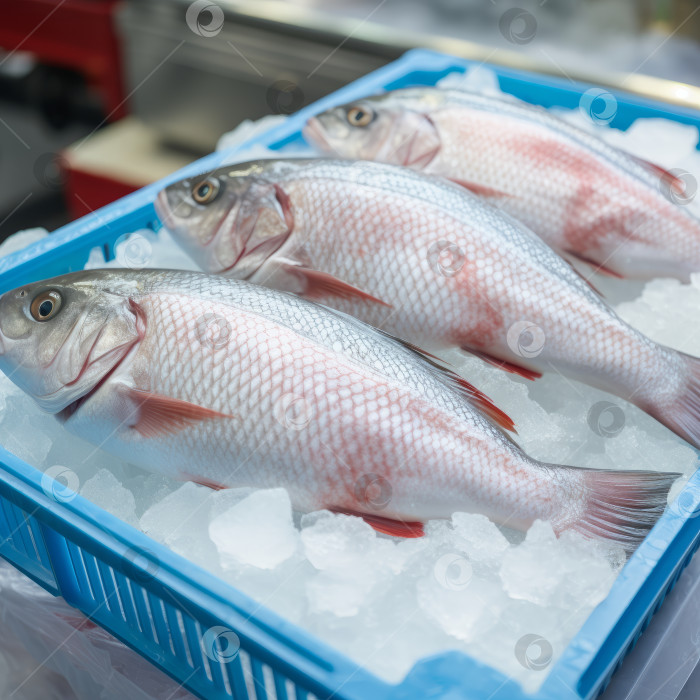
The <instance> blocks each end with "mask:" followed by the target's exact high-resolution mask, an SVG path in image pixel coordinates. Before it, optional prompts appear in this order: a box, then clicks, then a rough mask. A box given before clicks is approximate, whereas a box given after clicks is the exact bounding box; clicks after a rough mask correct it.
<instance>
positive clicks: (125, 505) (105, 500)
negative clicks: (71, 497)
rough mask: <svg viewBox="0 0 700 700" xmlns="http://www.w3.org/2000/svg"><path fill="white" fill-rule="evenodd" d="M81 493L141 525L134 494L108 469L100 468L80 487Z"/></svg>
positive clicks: (131, 522) (135, 525)
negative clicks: (137, 515)
mask: <svg viewBox="0 0 700 700" xmlns="http://www.w3.org/2000/svg"><path fill="white" fill-rule="evenodd" d="M80 495H81V496H84V497H85V498H88V499H90V500H91V501H92V502H93V503H95V504H96V505H98V506H100V508H104V509H105V510H106V511H107V512H108V513H112V514H113V515H116V516H118V517H120V518H121V519H122V520H123V521H124V522H126V523H129V525H133V526H134V527H138V526H139V520H138V518H137V517H136V501H135V500H134V494H133V493H131V491H129V490H128V489H125V488H124V487H123V486H122V484H121V483H120V482H119V480H118V479H117V478H116V477H115V476H114V475H113V474H112V473H111V472H109V471H107V470H106V469H100V471H98V472H97V474H95V476H93V477H92V478H91V479H88V480H87V481H86V482H85V484H84V485H83V487H82V488H81V489H80Z"/></svg>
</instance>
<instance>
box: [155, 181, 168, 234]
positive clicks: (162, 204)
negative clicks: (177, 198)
mask: <svg viewBox="0 0 700 700" xmlns="http://www.w3.org/2000/svg"><path fill="white" fill-rule="evenodd" d="M153 208H154V209H155V210H156V215H157V216H158V219H159V220H160V223H161V224H163V226H165V228H170V227H169V226H168V217H169V216H170V205H169V204H168V195H167V194H166V192H165V190H161V191H160V192H159V193H158V195H157V197H156V199H155V201H154V202H153Z"/></svg>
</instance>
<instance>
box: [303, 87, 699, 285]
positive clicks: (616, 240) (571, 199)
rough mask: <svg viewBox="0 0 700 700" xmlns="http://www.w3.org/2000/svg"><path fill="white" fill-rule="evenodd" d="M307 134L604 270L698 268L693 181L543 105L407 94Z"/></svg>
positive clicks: (344, 111) (422, 91) (323, 121)
mask: <svg viewBox="0 0 700 700" xmlns="http://www.w3.org/2000/svg"><path fill="white" fill-rule="evenodd" d="M304 134H305V136H306V138H307V139H308V140H309V141H311V142H313V143H314V144H316V145H317V146H319V147H321V148H322V149H323V150H325V151H327V152H329V153H333V154H335V155H339V156H343V157H348V158H363V159H367V160H377V161H383V162H387V163H395V164H399V165H406V166H409V167H412V168H415V169H417V170H421V171H422V172H425V173H431V174H436V175H442V176H444V177H448V178H451V179H453V180H455V181H456V182H459V183H460V184H462V185H463V186H465V187H468V188H470V189H472V190H473V191H475V192H476V193H477V194H481V195H484V196H486V197H488V198H489V199H491V200H492V201H493V202H495V203H496V204H497V205H498V207H499V208H501V209H502V210H503V211H505V212H507V213H509V214H511V215H513V216H515V217H516V218H518V219H519V220H520V221H522V222H523V223H524V224H525V225H526V226H528V227H529V228H531V229H532V230H533V231H534V232H535V233H537V234H538V235H539V236H541V237H542V238H543V239H544V240H545V241H546V242H547V243H548V244H549V245H550V246H552V247H553V248H555V249H556V250H557V251H559V252H560V253H561V254H564V255H568V256H571V257H575V258H578V259H580V260H583V261H585V262H587V263H590V264H591V265H593V266H594V267H596V268H598V269H599V270H600V271H601V272H607V273H609V274H612V275H615V276H621V277H633V278H640V279H649V278H651V277H675V278H677V279H680V280H683V281H688V279H689V276H690V274H691V273H693V272H698V271H700V219H698V217H697V216H696V215H694V214H692V213H691V212H690V210H689V207H687V206H681V205H684V204H687V203H688V202H689V200H690V199H692V194H693V193H691V192H689V191H686V188H687V187H690V185H689V184H688V183H686V182H685V181H684V180H683V179H682V178H679V177H678V176H677V175H675V174H674V173H673V172H669V171H666V170H664V169H663V168H661V167H659V166H657V165H654V164H652V163H648V162H646V161H643V160H641V159H639V158H636V157H634V156H632V155H630V154H629V153H626V152H624V151H621V150H619V149H617V148H614V147H613V146H610V145H608V144H606V143H605V142H604V141H602V140H601V139H599V138H598V137H596V136H595V135H593V134H589V133H588V132H586V131H583V130H582V129H579V128H577V127H575V126H573V125H571V124H569V123H567V122H565V121H563V120H561V119H559V118H557V117H556V116H554V115H552V114H551V113H550V112H548V111H547V110H545V109H542V108H540V107H535V106H532V105H528V104H526V103H524V102H520V101H516V100H508V99H504V98H499V97H492V96H485V95H479V94H475V93H472V92H468V91H464V90H455V89H441V88H433V87H422V88H409V89H402V90H395V91H392V92H388V93H386V94H384V95H379V96H376V97H369V98H367V99H364V100H359V101H358V102H354V103H352V104H348V105H344V106H342V107H335V108H333V109H330V110H328V111H327V112H324V113H323V114H320V115H318V116H317V117H313V118H311V119H310V120H309V122H308V124H307V126H306V128H305V130H304Z"/></svg>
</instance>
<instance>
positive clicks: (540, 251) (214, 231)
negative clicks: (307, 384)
mask: <svg viewBox="0 0 700 700" xmlns="http://www.w3.org/2000/svg"><path fill="white" fill-rule="evenodd" d="M204 177H208V178H209V179H211V180H212V181H215V182H216V183H217V185H216V186H217V187H218V196H217V198H215V199H214V200H213V201H212V202H211V203H210V204H206V205H198V204H197V203H196V202H195V201H194V200H193V198H192V188H193V183H194V185H195V186H196V184H197V182H198V181H196V180H195V181H184V182H182V183H177V184H175V185H171V186H170V187H168V188H166V190H164V191H163V192H162V193H161V194H160V195H159V197H158V200H157V204H156V207H157V209H158V211H159V214H160V217H161V219H162V220H163V222H164V223H165V225H166V226H168V227H169V228H170V229H171V230H172V231H173V234H174V236H175V238H176V240H178V242H179V243H181V244H182V245H183V247H184V248H185V249H186V250H188V251H189V252H190V253H191V254H192V255H193V256H194V258H195V260H197V261H198V262H199V263H200V264H201V265H202V266H203V267H204V268H205V269H207V270H208V271H210V272H222V267H221V265H220V264H219V263H218V262H217V258H216V251H220V250H224V251H227V252H226V253H225V257H226V259H229V258H231V257H233V258H237V259H238V260H239V263H238V264H237V265H234V266H233V267H231V268H230V269H227V270H223V272H224V273H225V274H227V275H229V276H232V277H239V276H243V277H246V278H247V279H249V280H250V281H253V282H255V283H258V284H263V285H266V286H269V287H273V288H276V289H281V290H287V291H292V292H295V293H297V294H300V295H303V296H307V297H308V298H310V299H313V300H316V301H320V302H322V303H323V304H327V305H329V306H331V307H333V308H335V309H337V310H339V311H342V312H345V313H348V314H351V315H353V316H356V317H357V318H360V319H362V320H363V321H365V322H367V323H370V324H371V325H373V326H375V327H377V328H382V329H384V330H386V331H387V332H389V333H391V334H392V335H396V336H399V337H401V338H404V339H406V340H408V341H410V342H412V343H415V344H417V345H419V346H420V347H422V348H425V349H426V350H429V351H440V350H444V349H446V348H453V347H458V348H463V349H465V350H468V351H472V352H475V353H476V354H478V355H479V356H482V357H486V358H487V360H489V361H495V362H500V363H504V362H505V363H507V367H508V368H509V369H510V370H512V371H514V372H516V373H518V372H519V373H522V374H523V375H524V376H527V377H528V378H532V377H533V376H536V374H537V373H542V372H546V371H557V372H560V373H561V374H564V375H566V376H568V377H571V378H573V379H577V380H580V381H583V382H585V383H587V384H590V385H592V386H595V387H598V388H601V389H603V390H606V391H609V392H611V393H614V394H616V395H617V396H619V397H621V398H623V399H625V400H630V401H632V402H633V403H635V404H636V405H637V406H639V407H640V408H642V409H643V410H645V411H647V412H648V413H650V414H651V415H653V416H654V417H655V418H657V419H658V420H659V421H661V422H662V423H664V424H665V425H667V426H668V427H669V428H671V429H672V430H674V431H675V432H676V433H678V434H680V435H681V436H682V437H684V438H685V439H687V440H689V441H690V442H692V443H693V444H695V445H700V410H699V408H698V407H700V367H699V365H698V361H697V360H696V359H695V358H690V357H688V356H686V355H683V354H681V353H678V352H676V351H675V350H672V349H670V348H666V347H664V346H661V345H658V344H657V343H654V342H653V341H651V340H650V339H649V338H647V337H646V336H644V335H643V334H641V333H639V332H638V331H636V330H635V329H633V328H631V327H630V326H628V325H627V324H626V323H625V322H624V321H622V319H620V318H619V317H618V316H617V315H616V314H615V312H614V311H613V310H612V309H611V308H610V307H609V306H608V305H607V304H606V303H605V302H604V301H603V300H602V299H601V297H600V296H599V295H598V294H597V293H596V292H595V291H594V290H593V289H591V287H590V286H589V285H588V284H587V283H586V282H585V281H584V280H583V279H581V277H580V276H579V275H578V273H576V272H575V271H574V270H573V269H572V267H571V265H570V264H569V263H567V262H566V261H564V260H563V259H562V258H561V257H560V256H558V255H557V254H556V253H555V252H554V251H553V250H552V249H551V248H549V247H548V246H547V245H546V244H545V243H544V242H543V241H542V240H541V239H540V238H538V237H537V236H535V235H534V234H533V233H532V232H531V231H529V230H528V229H527V228H525V227H524V226H523V225H522V224H521V223H520V222H518V221H516V220H515V219H513V218H512V217H510V216H508V215H506V214H503V213H502V212H500V211H498V210H497V209H496V208H494V207H493V206H491V205H489V204H488V203H487V202H485V201H484V200H483V199H481V198H479V197H477V196H476V195H474V194H471V193H469V192H468V191H466V190H464V188H462V187H459V186H457V185H455V184H454V183H450V182H448V181H445V180H442V179H440V178H436V177H431V176H427V175H424V174H421V173H417V172H413V171H411V170H408V169H406V168H400V167H397V166H392V165H386V164H383V163H372V162H362V161H341V160H296V159H290V160H270V161H259V162H254V163H249V164H242V165H238V166H229V167H227V168H221V169H219V170H217V171H214V172H213V173H209V174H208V175H207V176H204ZM272 188H276V189H275V191H276V192H278V193H279V192H283V193H284V201H285V203H286V206H287V208H288V211H285V212H283V213H278V215H277V222H279V221H280V220H281V217H282V216H284V217H285V220H286V219H287V218H288V219H289V220H290V221H291V224H289V231H288V233H287V235H286V237H285V238H284V240H281V241H278V245H277V247H276V248H274V249H273V248H270V249H269V251H268V252H263V253H259V252H258V251H259V249H260V248H264V246H266V245H267V242H268V241H269V240H270V239H271V238H272V237H273V236H274V235H275V234H276V233H277V232H279V227H278V226H277V225H276V224H275V223H271V222H274V221H275V219H274V217H272V216H267V217H265V218H264V219H262V218H261V219H259V223H254V224H253V226H252V227H251V226H250V221H251V220H253V221H255V219H254V217H252V215H251V212H260V211H266V212H267V213H268V214H271V213H272V212H273V211H276V208H278V207H279V200H278V199H277V198H275V199H264V198H263V199H261V198H260V196H259V193H267V192H269V191H271V189H272ZM263 197H267V195H266V194H264V195H263ZM183 205H185V206H186V210H187V212H188V215H187V216H179V215H178V210H179V207H182V206H183ZM238 211H241V212H245V213H246V215H245V217H243V223H241V222H240V219H241V216H242V215H241V214H238V213H237V212H238ZM251 217H252V218H251ZM222 221H223V222H224V223H223V224H222V223H221V222H222ZM270 226H272V228H269V227H270ZM203 234H204V238H205V239H206V240H211V241H212V242H211V243H210V244H209V245H208V246H201V245H200V244H199V241H200V240H201V237H202V235H203ZM446 248H447V249H448V250H453V251H454V260H453V262H452V263H451V262H449V261H443V263H442V265H443V268H442V269H440V268H439V266H438V261H439V259H440V257H439V256H440V251H441V250H442V251H443V254H444V255H447V257H448V258H449V257H450V256H449V254H448V253H447V252H446V250H445V249H446ZM251 259H252V260H254V264H250V263H249V260H251ZM314 271H318V272H321V273H323V274H324V275H327V276H328V277H330V279H331V280H333V283H330V284H329V283H327V282H326V281H324V280H321V281H320V282H319V281H318V280H317V279H316V278H315V277H314V276H313V275H310V274H309V273H310V272H314ZM339 284H340V285H344V286H341V287H340V288H339V286H338V285H339ZM528 328H530V329H531V331H532V332H534V333H536V334H537V335H538V337H539V338H540V341H538V342H539V345H537V346H536V347H535V348H534V350H529V349H528V347H529V346H528V347H525V345H524V344H523V343H524V341H523V333H525V336H527V332H526V331H527V329H528ZM533 373H534V374H533Z"/></svg>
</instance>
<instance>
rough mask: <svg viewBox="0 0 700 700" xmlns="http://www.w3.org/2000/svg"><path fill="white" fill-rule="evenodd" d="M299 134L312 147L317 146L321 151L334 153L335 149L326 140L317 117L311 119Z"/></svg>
mask: <svg viewBox="0 0 700 700" xmlns="http://www.w3.org/2000/svg"><path fill="white" fill-rule="evenodd" d="M301 134H302V136H303V137H304V139H305V140H306V141H308V142H309V143H310V145H312V146H318V147H319V148H320V149H321V150H323V151H326V152H330V153H335V148H333V146H332V145H331V143H330V141H329V140H328V139H327V138H326V134H325V133H324V131H323V127H322V126H321V122H320V120H319V119H318V118H317V117H311V118H310V119H309V120H308V121H307V122H306V124H305V125H304V127H303V128H302V130H301Z"/></svg>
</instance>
